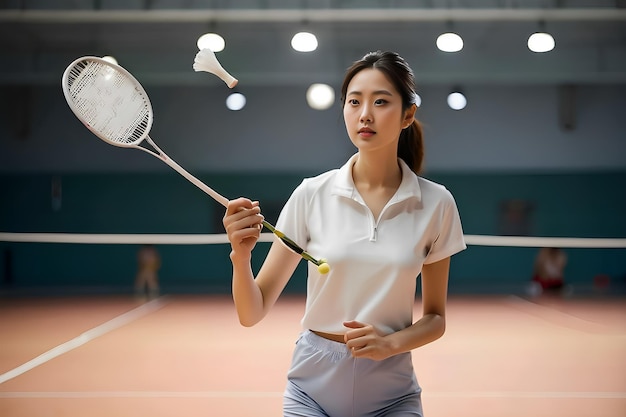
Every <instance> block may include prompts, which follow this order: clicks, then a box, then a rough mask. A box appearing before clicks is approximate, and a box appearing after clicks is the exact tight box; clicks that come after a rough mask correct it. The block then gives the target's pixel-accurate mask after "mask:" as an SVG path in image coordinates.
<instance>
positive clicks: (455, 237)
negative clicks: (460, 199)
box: [424, 189, 467, 264]
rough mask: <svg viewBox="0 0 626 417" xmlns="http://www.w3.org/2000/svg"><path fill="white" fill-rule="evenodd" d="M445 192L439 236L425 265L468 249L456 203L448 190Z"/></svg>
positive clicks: (441, 206) (441, 207)
mask: <svg viewBox="0 0 626 417" xmlns="http://www.w3.org/2000/svg"><path fill="white" fill-rule="evenodd" d="M444 191H445V193H444V194H443V198H442V201H441V205H440V213H439V215H440V217H439V219H440V224H439V234H438V235H437V237H436V238H435V240H434V241H433V244H432V246H431V248H430V251H429V253H428V255H427V256H426V259H425V260H424V263H425V264H431V263H435V262H437V261H440V260H442V259H445V258H447V257H450V256H452V255H454V254H456V253H458V252H461V251H462V250H465V249H466V248H467V246H466V245H465V238H464V237H463V227H462V225H461V217H460V215H459V210H458V208H457V206H456V201H455V200H454V197H453V196H452V194H451V193H450V192H449V191H448V190H447V189H444Z"/></svg>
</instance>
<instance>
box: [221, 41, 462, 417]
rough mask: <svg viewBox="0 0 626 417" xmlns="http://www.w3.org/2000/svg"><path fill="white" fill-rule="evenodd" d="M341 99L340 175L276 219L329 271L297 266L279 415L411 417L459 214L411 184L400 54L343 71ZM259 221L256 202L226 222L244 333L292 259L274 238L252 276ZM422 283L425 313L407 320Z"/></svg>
mask: <svg viewBox="0 0 626 417" xmlns="http://www.w3.org/2000/svg"><path fill="white" fill-rule="evenodd" d="M341 98H342V102H343V116H344V120H345V125H346V130H347V132H348V136H349V137H350V140H351V141H352V143H353V144H354V146H355V147H356V148H357V150H358V152H357V153H356V154H355V155H354V156H352V157H351V158H350V159H349V160H348V161H347V163H346V164H345V165H344V166H342V167H341V168H339V169H335V170H331V171H329V172H326V173H323V174H321V175H319V176H317V177H315V178H308V179H305V180H304V181H303V182H302V183H301V184H300V185H299V186H298V187H297V188H296V189H295V190H294V192H293V194H292V195H291V197H290V198H289V201H288V202H287V203H286V205H285V206H284V208H283V210H282V212H281V214H280V216H279V219H278V222H277V227H278V228H279V229H280V230H281V231H283V232H284V233H285V234H286V235H287V236H289V237H290V238H291V239H292V240H294V241H295V242H296V243H297V244H298V245H300V246H301V247H302V248H305V250H306V251H307V252H309V253H310V254H311V255H312V256H314V257H318V258H325V259H326V260H327V261H328V264H329V265H330V267H331V270H330V272H329V273H328V274H325V275H321V274H320V273H319V272H318V269H317V267H316V266H315V265H309V268H308V278H307V279H308V281H307V300H306V309H305V313H304V317H303V318H302V326H303V329H304V330H303V332H302V333H301V335H300V337H299V339H298V342H297V344H296V347H295V351H294V354H293V358H292V365H291V368H290V370H289V373H288V381H287V387H286V390H285V394H284V402H283V410H284V415H285V416H335V417H348V416H379V415H385V416H421V415H422V406H421V397H420V394H421V389H420V387H419V385H418V383H417V379H416V377H415V372H414V370H413V366H412V360H411V350H412V349H415V348H418V347H420V346H422V345H425V344H427V343H430V342H432V341H434V340H436V339H438V338H439V337H441V336H442V335H443V333H444V330H445V310H446V299H447V289H448V272H449V266H450V256H452V255H453V254H455V253H457V252H459V251H461V250H463V249H465V243H464V240H463V232H462V228H461V222H460V219H459V214H458V210H457V207H456V203H455V201H454V198H453V197H452V195H451V194H450V192H449V191H448V190H447V189H446V188H444V187H443V186H441V185H438V184H435V183H433V182H431V181H428V180H426V179H424V178H421V177H419V176H418V173H419V172H420V169H421V165H422V157H423V143H422V130H421V127H420V124H419V123H418V122H417V120H415V117H414V116H415V112H416V109H417V107H416V105H415V82H414V79H413V73H412V70H411V68H410V67H409V66H408V64H407V63H406V62H405V61H404V59H403V58H401V57H400V56H399V55H397V54H396V53H393V52H380V51H379V52H373V53H369V54H367V55H366V56H364V57H363V58H362V59H361V60H359V61H357V62H355V63H354V64H353V65H352V66H351V67H350V68H349V69H348V71H347V73H346V76H345V79H344V82H343V86H342V89H341ZM260 213H261V211H260V208H259V205H258V203H257V202H253V201H250V200H248V199H245V198H239V199H236V200H233V201H231V202H230V203H229V205H228V209H227V211H226V215H225V216H224V227H225V228H226V231H227V234H228V238H229V240H230V243H231V246H232V251H231V254H230V258H231V261H232V264H233V281H232V291H233V298H234V301H235V306H236V309H237V313H238V315H239V320H240V322H241V323H242V324H243V325H244V326H252V325H254V324H256V323H257V322H259V321H260V320H261V319H262V318H263V317H264V316H265V315H266V314H267V312H268V311H269V309H270V308H271V307H272V306H273V305H274V303H275V302H276V300H277V299H278V296H279V295H280V293H281V292H282V290H283V289H284V287H285V285H286V284H287V282H288V281H289V279H290V277H291V275H292V274H293V272H294V270H295V268H296V266H297V264H298V263H299V262H300V260H301V258H300V256H299V255H297V254H295V253H294V252H292V251H291V250H289V249H288V248H287V247H286V246H285V245H284V244H282V243H281V242H280V241H278V240H277V241H276V242H274V243H273V244H272V246H271V248H270V251H269V253H268V255H267V258H266V259H265V262H264V263H263V266H262V267H261V269H260V271H259V272H258V274H257V276H256V277H255V276H254V274H253V271H252V269H251V266H250V259H251V252H252V249H253V247H254V246H255V244H256V242H257V239H258V237H259V233H260V230H261V222H262V220H263V216H262V215H261V214H260ZM420 273H421V277H422V308H423V314H422V317H421V318H419V320H417V321H415V322H414V321H413V317H412V312H413V307H414V302H415V292H416V281H417V277H418V275H420Z"/></svg>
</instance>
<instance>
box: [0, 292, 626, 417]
mask: <svg viewBox="0 0 626 417" xmlns="http://www.w3.org/2000/svg"><path fill="white" fill-rule="evenodd" d="M303 308H304V299H303V297H301V296H296V295H292V296H290V295H287V296H284V297H283V298H281V299H280V300H279V301H278V304H277V305H276V306H275V307H274V309H273V310H272V311H271V312H270V314H269V315H268V316H267V317H266V318H265V319H264V320H263V321H262V322H261V323H260V324H258V325H257V326H255V327H252V328H244V327H242V326H241V325H240V324H239V323H238V321H237V317H236V314H235V310H234V306H233V303H232V300H231V298H230V297H229V296H228V295H221V296H218V295H170V296H163V297H160V298H157V299H154V300H152V301H141V300H137V299H135V298H133V297H132V296H95V295H89V296H81V297H52V296H49V297H26V296H21V297H7V298H2V297H0V416H2V417H57V416H63V417H86V416H89V417H131V416H132V417H138V416H151V417H166V416H167V417H169V416H172V417H173V416H177V417H178V416H185V417H195V416H203V417H206V416H219V417H245V416H253V417H277V416H280V415H282V413H281V403H282V391H283V388H284V385H285V375H286V372H287V368H288V366H289V362H290V360H291V352H292V349H293V346H294V342H295V340H296V338H297V335H298V333H299V331H300V325H299V320H300V316H301V313H302V311H303ZM415 311H416V314H415V317H419V311H420V305H419V299H418V300H417V301H416V305H415ZM413 361H414V364H415V369H416V373H417V377H418V380H419V382H420V385H421V386H422V388H423V390H424V391H423V395H422V398H423V404H424V412H425V416H426V417H455V416H463V417H522V416H523V417H527V416H546V417H560V416H563V417H566V416H567V417H591V416H593V417H624V416H626V303H624V299H623V298H611V297H591V298H586V299H583V298H581V299H578V298H572V299H550V298H547V299H546V298H544V299H537V300H527V299H523V298H520V297H516V296H503V295H499V296H480V297H471V296H451V297H450V300H449V305H448V313H447V331H446V334H445V335H444V336H443V338H442V339H440V340H438V341H436V342H434V343H432V344H430V345H427V346H424V347H422V348H419V349H416V350H415V351H413ZM334 417H349V416H334Z"/></svg>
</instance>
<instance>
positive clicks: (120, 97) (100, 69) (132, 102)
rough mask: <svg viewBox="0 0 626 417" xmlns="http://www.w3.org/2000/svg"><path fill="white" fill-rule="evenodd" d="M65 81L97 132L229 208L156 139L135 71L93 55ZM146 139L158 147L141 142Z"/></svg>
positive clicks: (71, 99)
mask: <svg viewBox="0 0 626 417" xmlns="http://www.w3.org/2000/svg"><path fill="white" fill-rule="evenodd" d="M61 84H62V88H63V94H64V95H65V99H66V100H67V103H68V105H69V106H70V109H71V110H72V112H74V114H75V115H76V117H78V119H79V120H80V121H81V122H82V123H83V124H84V125H85V126H86V127H87V129H89V130H90V131H91V132H92V133H93V134H94V135H96V136H97V137H99V138H100V139H102V140H103V141H105V142H106V143H108V144H110V145H114V146H119V147H122V148H135V149H141V150H142V151H144V152H147V153H149V154H150V155H152V156H154V157H156V158H158V159H160V160H161V161H163V162H165V163H166V164H167V165H169V166H170V167H172V168H173V169H174V170H176V171H177V172H178V173H179V174H181V175H182V176H183V177H185V178H186V179H187V180H189V181H190V182H191V183H192V184H194V185H195V186H196V187H198V188H200V189H201V190H202V191H204V192H205V193H207V194H208V195H209V196H210V197H211V198H213V199H214V200H215V201H217V202H218V203H220V204H221V205H222V206H224V207H227V206H228V199H227V198H226V197H224V196H222V195H221V194H219V193H218V192H216V191H215V190H213V189H212V188H210V187H209V186H207V185H206V184H204V183H203V182H202V181H200V180H199V179H198V178H196V177H194V176H193V175H191V174H190V173H189V172H187V171H186V170H185V169H184V168H183V167H181V166H180V165H178V164H177V163H176V162H175V161H174V160H172V159H171V158H170V157H168V156H167V155H166V154H165V152H163V151H162V150H161V149H160V148H159V147H158V146H157V145H156V143H154V141H153V140H152V139H151V138H150V136H149V132H150V129H151V128H152V122H153V112H152V104H151V103H150V99H149V97H148V94H147V93H146V91H145V90H144V89H143V87H142V86H141V84H140V83H139V81H137V79H135V77H133V76H132V74H131V73H130V72H128V71H126V70H125V69H124V68H122V67H120V66H119V65H116V64H112V63H110V62H108V61H105V60H104V59H101V58H97V57H91V56H87V57H82V58H78V59H77V60H75V61H74V62H72V63H71V64H70V65H69V66H68V67H67V69H66V70H65V71H64V73H63V78H62V82H61ZM144 141H145V142H148V144H149V145H150V146H151V147H152V149H150V148H148V147H146V146H140V145H141V144H142V143H143V142H144ZM263 226H264V227H266V228H267V229H268V230H270V231H271V232H272V233H274V234H275V235H276V236H277V237H278V238H279V239H280V240H281V241H283V242H284V243H285V245H287V247H289V248H290V249H291V250H293V251H294V252H296V253H297V254H299V255H300V256H301V257H302V258H303V259H305V260H307V261H309V262H311V263H313V264H315V265H317V267H318V269H319V271H320V272H321V273H327V272H328V271H329V267H328V264H327V263H326V262H325V261H324V260H323V259H316V258H314V257H313V256H311V255H310V254H309V253H307V252H306V251H305V250H304V249H302V248H301V247H300V246H298V245H297V244H296V243H295V242H294V241H293V240H291V239H289V238H288V237H287V236H285V234H284V233H282V232H281V231H279V230H277V229H276V228H275V227H274V226H272V225H271V224H270V223H268V222H267V221H263Z"/></svg>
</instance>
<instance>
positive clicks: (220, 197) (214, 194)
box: [159, 153, 228, 207]
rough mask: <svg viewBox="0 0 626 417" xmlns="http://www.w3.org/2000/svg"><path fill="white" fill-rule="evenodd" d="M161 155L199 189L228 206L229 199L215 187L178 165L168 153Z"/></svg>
mask: <svg viewBox="0 0 626 417" xmlns="http://www.w3.org/2000/svg"><path fill="white" fill-rule="evenodd" d="M159 157H160V158H161V159H162V160H163V161H164V162H165V163H166V164H168V165H169V166H170V167H172V168H174V169H175V170H176V171H177V172H178V173H179V174H180V175H182V176H183V177H185V178H186V179H187V180H189V181H190V182H191V183H192V184H193V185H195V186H196V187H198V188H199V189H201V190H202V191H204V192H205V193H207V194H208V195H209V196H211V198H213V199H214V200H215V201H217V202H218V203H220V204H221V205H223V206H224V207H228V199H227V198H226V197H224V196H223V195H221V194H220V193H218V192H217V191H215V190H214V189H212V188H211V187H209V186H208V185H206V184H205V183H203V182H202V181H200V180H199V179H198V178H196V177H194V176H193V175H191V174H190V173H189V172H187V171H186V170H185V168H183V167H181V166H180V165H178V164H177V163H176V162H174V161H173V160H172V159H170V158H169V157H168V156H167V155H165V154H163V153H162V154H161V155H159Z"/></svg>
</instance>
